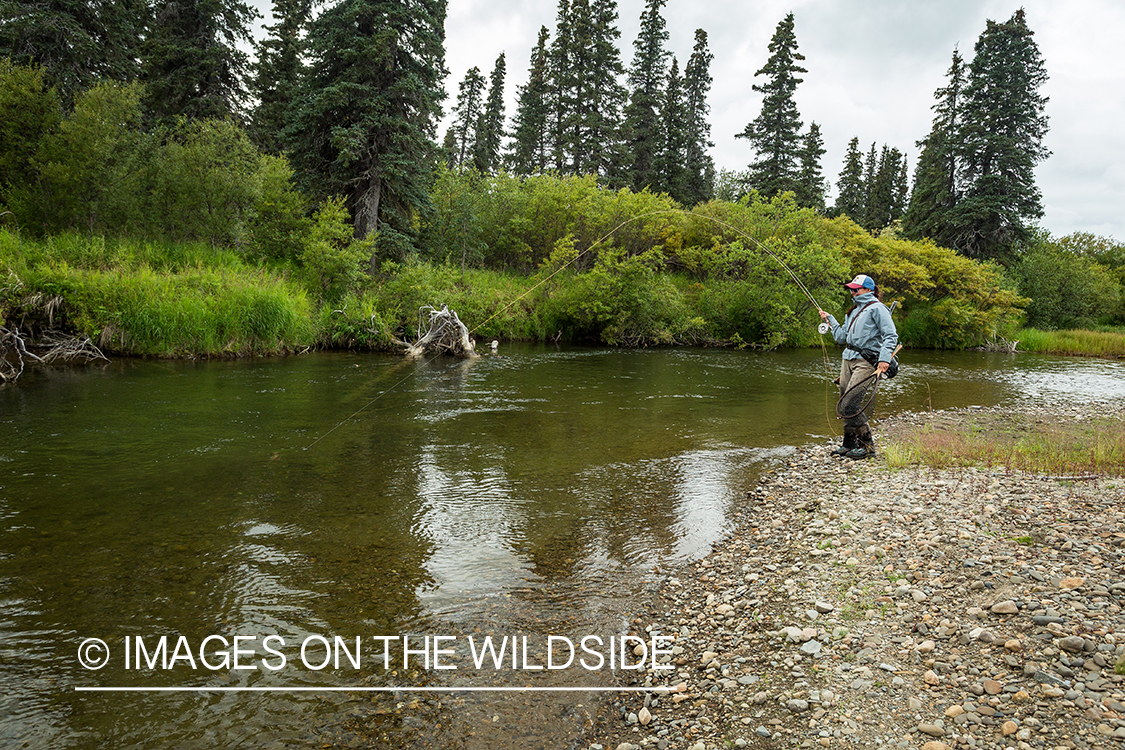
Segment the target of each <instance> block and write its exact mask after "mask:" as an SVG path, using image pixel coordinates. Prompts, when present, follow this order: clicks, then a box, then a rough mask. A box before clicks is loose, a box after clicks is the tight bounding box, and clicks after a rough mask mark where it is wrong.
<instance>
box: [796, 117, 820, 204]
mask: <svg viewBox="0 0 1125 750" xmlns="http://www.w3.org/2000/svg"><path fill="white" fill-rule="evenodd" d="M822 156H824V139H823V138H821V136H820V126H819V125H817V124H816V123H815V122H813V123H810V124H809V132H808V133H806V134H805V136H804V138H803V139H802V144H801V152H800V159H801V172H800V174H799V175H798V178H797V185H798V190H797V205H798V206H806V207H808V208H815V209H816V210H818V211H823V210H824V193H825V179H824V172H823V171H822V170H821V167H820V157H822Z"/></svg>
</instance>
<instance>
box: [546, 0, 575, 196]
mask: <svg viewBox="0 0 1125 750" xmlns="http://www.w3.org/2000/svg"><path fill="white" fill-rule="evenodd" d="M572 45H573V34H572V32H571V13H570V0H559V9H558V13H557V16H556V21H555V40H554V41H553V42H552V43H551V53H550V55H549V57H548V63H549V64H548V70H549V73H550V75H549V78H548V80H549V81H550V85H549V86H548V91H549V107H550V116H549V120H548V134H549V138H550V150H551V161H552V163H553V166H554V169H555V171H556V172H559V173H560V174H561V173H562V172H563V170H564V169H565V168H566V164H567V157H568V152H567V149H566V141H567V121H568V119H569V113H570V108H571V106H572V104H573V98H574V95H573V92H572V80H571V70H572V66H571V47H572Z"/></svg>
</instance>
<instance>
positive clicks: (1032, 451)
mask: <svg viewBox="0 0 1125 750" xmlns="http://www.w3.org/2000/svg"><path fill="white" fill-rule="evenodd" d="M883 454H884V456H885V457H886V460H887V465H888V466H889V467H890V468H892V469H894V468H903V467H906V466H914V465H919V464H921V465H924V466H931V467H934V468H947V467H956V466H984V467H1003V468H1005V469H1007V470H1009V471H1027V472H1038V473H1044V474H1051V475H1057V476H1071V475H1075V476H1088V475H1096V476H1125V420H1121V419H1108V418H1107V419H1101V420H1096V421H1092V422H1059V423H1055V424H1046V423H1043V422H1041V421H1034V420H1032V419H1030V418H1028V419H1026V420H1024V419H1021V418H1017V417H1009V418H1006V419H995V420H991V421H987V422H971V423H964V424H956V425H952V426H945V427H937V426H934V425H924V426H921V427H918V428H912V429H908V430H907V431H905V432H904V433H902V434H899V435H896V436H895V437H893V438H892V439H891V441H889V442H888V444H887V446H886V448H885V449H884V451H883Z"/></svg>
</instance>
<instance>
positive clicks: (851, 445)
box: [832, 427, 859, 457]
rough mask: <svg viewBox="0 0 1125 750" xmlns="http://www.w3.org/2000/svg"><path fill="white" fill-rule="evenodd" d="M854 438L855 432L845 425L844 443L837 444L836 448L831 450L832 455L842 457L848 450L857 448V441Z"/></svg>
mask: <svg viewBox="0 0 1125 750" xmlns="http://www.w3.org/2000/svg"><path fill="white" fill-rule="evenodd" d="M855 438H856V435H855V432H853V431H852V430H849V429H848V428H847V427H845V428H844V444H843V445H841V446H839V447H838V448H836V449H835V450H834V451H832V455H833V456H840V457H843V456H846V455H848V453H849V452H850V451H852V450H854V449H856V448H858V447H859V442H858V441H857V440H856V439H855Z"/></svg>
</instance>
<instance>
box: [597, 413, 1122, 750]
mask: <svg viewBox="0 0 1125 750" xmlns="http://www.w3.org/2000/svg"><path fill="white" fill-rule="evenodd" d="M988 411H989V410H987V409H981V410H971V409H967V410H959V411H946V412H933V413H925V414H905V415H900V416H898V417H895V418H893V419H891V420H884V422H883V424H882V425H881V426H880V432H883V431H886V430H888V429H891V428H893V427H894V426H895V423H896V422H897V423H898V425H899V427H901V426H902V425H903V424H916V423H919V422H923V421H927V420H933V419H935V418H940V419H941V420H942V421H943V423H945V424H953V423H956V422H958V421H959V420H961V419H970V418H971V417H972V415H973V414H981V413H985V412H988ZM992 411H994V412H997V413H999V412H1000V410H992ZM1030 411H1032V412H1033V414H1034V415H1035V416H1036V417H1037V418H1042V419H1043V420H1047V421H1050V420H1058V419H1074V420H1081V419H1089V418H1092V417H1095V416H1096V417H1106V416H1116V417H1121V415H1122V409H1121V406H1120V405H1116V404H1078V405H1073V404H1072V405H1069V406H1066V407H1059V406H1053V407H1044V408H1042V409H1039V410H1037V411H1036V410H1034V409H1032V410H1030ZM1008 413H1010V410H1008ZM892 431H893V429H892ZM747 496H748V499H749V501H750V502H749V505H748V510H747V512H746V513H745V515H744V517H743V518H741V519H738V521H737V522H736V527H735V528H734V530H733V531H732V532H731V534H730V535H729V536H728V537H727V538H726V539H724V540H723V541H722V542H721V543H718V544H716V545H715V546H714V549H713V550H712V551H711V553H710V554H708V555H707V556H706V557H704V558H703V559H700V560H698V561H697V562H695V563H693V564H691V565H690V566H687V567H685V568H684V569H682V570H679V571H676V572H675V574H673V575H671V576H669V577H666V578H665V579H664V580H663V581H662V582H661V584H660V587H659V589H658V591H657V593H656V595H655V596H654V598H653V599H652V600H651V601H649V602H647V603H646V604H645V605H643V606H642V608H641V609H639V610H638V611H636V612H635V613H634V615H633V616H634V619H633V620H632V628H633V632H634V633H635V634H637V635H646V634H647V635H652V634H663V635H671V636H674V641H673V643H672V646H673V654H672V655H671V656H665V657H664V658H665V659H666V660H667V663H668V664H670V665H671V666H672V667H674V669H669V670H659V671H658V670H649V671H648V672H645V673H640V674H637V675H636V676H635V677H633V680H634V681H633V682H628V679H629V678H627V677H623V678H622V680H623V682H622V684H632V685H645V686H652V687H654V688H657V689H656V690H654V691H652V692H649V693H645V694H639V693H622V694H620V697H618V698H617V700H616V701H615V702H608V703H607V704H605V705H604V706H603V709H602V711H601V714H600V715H599V717H598V719H597V721H596V722H595V723H594V724H593V726H592V727H590V729H589V730H588V733H587V737H586V739H585V740H584V741H583V743H582V744H581V745H580V747H585V748H589V750H637V749H638V748H654V749H655V750H668V749H669V748H674V749H683V750H717V749H718V748H730V747H750V748H782V747H786V748H789V747H812V748H816V747H826V748H831V747H841V748H881V747H886V748H923V749H924V750H943V749H950V748H1019V749H1020V750H1031V749H1032V748H1035V749H1036V750H1039V749H1040V748H1045V749H1055V748H1067V749H1070V748H1114V749H1116V750H1122V748H1125V674H1120V672H1125V613H1123V610H1122V607H1123V606H1125V503H1123V500H1125V479H1122V478H1120V477H1110V478H1089V477H1048V476H1042V475H1035V474H1025V473H1012V472H1008V471H1006V470H1004V469H979V468H957V469H941V470H935V469H931V468H922V467H918V468H909V469H903V470H899V471H895V472H891V471H888V469H887V467H886V465H885V464H884V463H882V461H881V460H880V459H878V458H876V459H874V460H870V461H860V462H853V461H849V460H846V459H838V458H834V457H832V456H830V455H828V446H825V445H816V446H806V447H802V448H800V449H798V450H797V452H796V454H795V455H793V456H792V457H791V458H789V459H788V460H787V461H786V462H785V464H784V465H779V466H777V467H775V468H774V469H772V470H770V471H768V472H766V473H765V474H764V475H763V476H762V477H761V479H760V483H759V485H758V486H757V487H754V488H752V489H751V490H750V491H749V492H747Z"/></svg>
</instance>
